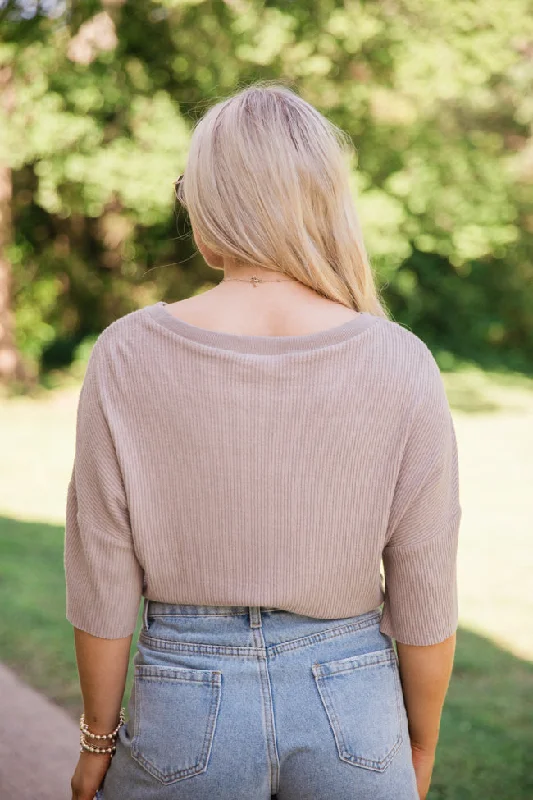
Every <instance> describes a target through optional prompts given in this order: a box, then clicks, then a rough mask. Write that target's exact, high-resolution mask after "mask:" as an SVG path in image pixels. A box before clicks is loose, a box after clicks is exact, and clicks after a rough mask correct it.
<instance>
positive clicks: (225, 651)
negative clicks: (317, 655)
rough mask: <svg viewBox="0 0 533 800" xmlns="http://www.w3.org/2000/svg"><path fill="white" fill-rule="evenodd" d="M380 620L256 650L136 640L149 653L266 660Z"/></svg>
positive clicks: (374, 617) (373, 618)
mask: <svg viewBox="0 0 533 800" xmlns="http://www.w3.org/2000/svg"><path fill="white" fill-rule="evenodd" d="M380 619H381V615H380V613H379V612H375V613H372V616H370V617H369V618H368V619H365V620H361V621H360V622H351V623H348V624H347V625H338V626H336V627H334V628H327V629H326V630H324V631H318V632H317V633H312V634H309V636H303V637H301V638H299V639H292V640H291V641H289V642H281V643H279V644H274V645H268V646H267V647H263V648H259V647H251V646H250V647H248V646H246V645H242V646H234V645H213V644H204V643H193V642H175V641H173V640H171V639H158V638H156V637H152V636H147V635H146V634H145V633H143V632H142V631H141V633H140V635H139V640H140V641H141V642H143V644H146V645H147V646H148V647H150V648H151V649H152V650H168V651H176V652H182V653H185V652H188V653H203V654H205V655H217V656H222V655H225V656H233V657H237V658H242V657H243V656H244V657H246V656H247V657H250V658H257V656H262V657H264V658H266V657H267V656H269V657H271V658H274V657H275V656H276V655H279V654H281V653H284V652H286V651H292V650H298V649H300V648H304V647H310V646H311V645H313V644H317V643H318V642H323V641H327V640H328V639H333V638H335V637H337V636H343V635H344V634H349V633H353V632H354V631H358V630H363V629H365V628H370V627H372V626H373V625H377V624H379V621H380Z"/></svg>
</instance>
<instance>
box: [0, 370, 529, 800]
mask: <svg viewBox="0 0 533 800" xmlns="http://www.w3.org/2000/svg"><path fill="white" fill-rule="evenodd" d="M444 378H445V383H446V387H447V391H448V396H449V398H450V403H451V405H452V409H453V414H454V419H455V424H456V430H457V438H458V444H459V459H460V464H459V467H460V473H461V495H462V497H461V500H462V506H463V522H462V526H461V539H460V547H459V594H460V597H459V603H460V617H461V626H460V630H459V633H458V645H457V656H456V662H455V669H454V676H453V679H452V684H451V687H450V691H449V693H448V697H447V701H446V706H445V710H444V714H443V722H442V729H441V730H442V732H441V740H440V744H439V752H438V758H437V765H436V768H435V773H434V780H433V786H432V790H431V793H430V800H531V798H532V797H533V725H532V724H531V718H532V711H533V700H532V698H533V663H532V662H533V624H532V622H531V620H532V619H533V592H532V590H531V588H530V587H531V575H532V574H533V548H532V546H531V532H532V529H533V493H532V492H531V486H532V485H533V480H532V479H533V381H531V380H529V379H526V378H522V377H519V376H508V377H503V376H494V375H490V376H489V375H487V374H484V373H482V372H479V371H477V370H475V369H472V368H470V369H468V370H465V371H462V372H457V373H447V374H445V376H444ZM77 393H78V388H77V387H70V388H68V389H63V390H56V391H54V392H51V393H49V394H48V395H43V399H39V400H30V399H24V398H19V399H15V400H9V401H7V400H4V401H3V402H1V403H0V442H1V443H2V452H3V453H4V454H5V453H7V454H9V457H8V458H5V457H4V459H2V460H1V462H0V603H1V606H2V611H3V613H2V615H1V616H0V660H3V661H4V662H6V663H8V664H10V665H12V666H14V667H15V668H16V669H17V670H18V672H19V674H21V675H22V676H23V677H24V678H26V680H28V681H29V682H30V683H31V684H33V685H34V686H36V687H38V688H40V689H42V690H43V691H45V692H46V693H47V694H48V695H49V696H50V697H52V698H54V699H55V700H56V701H57V702H59V703H61V704H62V705H64V706H65V707H67V708H68V709H69V710H70V711H71V712H72V714H73V715H74V716H76V715H78V714H79V713H80V696H79V688H78V682H77V672H76V664H75V658H74V650H73V637H72V629H71V627H70V624H69V623H68V622H67V621H66V620H65V617H64V583H63V562H62V558H63V535H64V528H63V520H64V508H65V497H66V488H67V483H68V480H69V477H70V469H71V466H72V458H73V454H74V429H75V415H76V401H77ZM139 622H140V620H139ZM134 642H135V637H134ZM134 646H135V644H133V647H132V649H133V648H134ZM131 677H132V676H131V669H130V674H129V677H128V690H127V696H126V700H127V698H128V696H129V691H130V689H131Z"/></svg>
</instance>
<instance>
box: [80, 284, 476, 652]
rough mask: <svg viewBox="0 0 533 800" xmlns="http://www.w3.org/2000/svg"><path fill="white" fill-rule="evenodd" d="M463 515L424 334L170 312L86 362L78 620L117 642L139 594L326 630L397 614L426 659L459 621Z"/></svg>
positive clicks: (154, 314) (113, 337)
mask: <svg viewBox="0 0 533 800" xmlns="http://www.w3.org/2000/svg"><path fill="white" fill-rule="evenodd" d="M252 291H253V290H252ZM460 516H461V509H460V505H459V495H458V472H457V448H456V440H455V434H454V429H453V423H452V420H451V415H450V411H449V407H448V403H447V399H446V395H445V392H444V388H443V385H442V380H441V377H440V373H439V370H438V367H437V365H436V363H435V360H434V358H433V356H432V354H431V353H430V351H429V350H428V348H427V347H426V345H425V344H424V343H423V342H422V341H421V340H420V339H419V338H418V337H416V336H415V335H414V334H413V333H411V332H410V331H408V330H407V329H405V328H402V327H401V326H400V325H398V324H397V323H395V322H391V321H390V320H387V319H384V318H381V317H377V316H373V315H372V314H369V313H362V314H357V315H355V316H353V315H352V316H351V317H350V318H349V319H347V320H346V321H345V322H343V323H341V324H338V325H335V326H333V327H329V328H324V329H321V330H316V331H314V332H312V333H309V334H301V335H288V336H287V335H284V336H261V335H242V334H234V333H229V332H222V331H220V330H209V329H207V328H203V327H199V326H196V325H192V324H191V323H189V322H186V321H185V320H184V319H180V318H178V317H176V316H173V315H171V314H170V313H169V311H168V310H167V309H165V304H164V303H155V304H153V305H150V306H147V307H145V308H143V309H141V310H139V311H135V312H133V313H131V314H128V315H126V316H125V317H122V318H121V319H119V320H117V321H116V322H115V323H113V324H112V325H110V326H109V327H108V328H107V329H106V330H105V331H104V332H103V334H102V335H101V336H100V337H99V339H98V341H97V343H96V345H95V347H94V349H93V353H92V355H91V359H90V363H89V365H88V369H87V374H86V378H85V382H84V386H83V389H82V393H81V395H80V405H79V411H78V423H77V441H76V458H75V464H74V469H73V475H72V480H71V482H70V484H69V493H68V501H67V530H66V548H65V565H66V569H67V590H68V605H67V616H68V617H69V619H70V620H71V622H73V624H75V625H77V626H78V627H81V628H83V629H85V630H89V632H92V633H94V635H97V636H108V637H111V638H113V637H115V636H125V635H128V633H131V632H132V631H133V629H134V627H135V620H136V615H137V610H138V601H139V596H140V592H141V591H143V592H144V594H145V595H146V596H148V597H150V598H152V599H156V600H157V599H160V600H163V601H166V602H182V603H187V602H190V603H204V604H212V605H230V604H243V605H268V606H271V607H279V608H286V609H288V610H292V611H295V612H296V613H301V614H309V615H310V616H316V617H325V618H333V617H342V616H351V615H353V614H357V613H363V612H364V611H366V610H369V609H371V608H375V607H376V606H378V605H379V604H380V603H381V602H382V600H383V599H385V608H384V616H383V622H382V630H384V631H385V632H386V633H389V634H390V635H392V636H394V637H395V638H397V639H398V640H400V641H405V642H407V643H412V644H430V643H433V642H435V641H441V640H442V639H444V638H446V636H448V635H450V634H451V633H452V632H453V631H454V630H455V626H456V624H457V608H456V605H457V602H456V586H455V574H454V569H455V554H456V546H457V531H458V525H459V520H460ZM382 556H383V558H384V564H385V570H386V594H385V595H384V593H383V586H382V583H381V580H380V573H379V566H380V560H381V557H382ZM125 587H127V588H125ZM117 609H120V610H121V613H120V614H118V613H117Z"/></svg>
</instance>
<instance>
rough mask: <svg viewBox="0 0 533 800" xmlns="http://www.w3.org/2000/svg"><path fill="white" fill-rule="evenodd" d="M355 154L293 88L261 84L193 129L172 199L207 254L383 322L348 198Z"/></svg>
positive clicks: (221, 106) (207, 115)
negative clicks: (289, 281) (279, 277)
mask: <svg viewBox="0 0 533 800" xmlns="http://www.w3.org/2000/svg"><path fill="white" fill-rule="evenodd" d="M352 152H353V148H352V144H351V140H350V138H349V136H348V134H346V133H345V132H344V131H343V130H341V129H340V128H338V127H337V126H336V125H334V124H333V123H332V122H330V121H329V120H327V119H326V118H325V117H324V116H323V115H322V114H321V113H320V112H319V111H317V109H316V108H314V107H313V106H312V105H310V104H309V103H307V102H306V101H305V100H303V99H302V98H301V97H299V96H298V95H297V94H296V93H295V92H294V91H293V90H292V89H289V88H288V87H287V86H284V85H282V84H280V83H277V82H272V81H258V82H256V83H254V84H252V85H250V86H248V87H246V88H245V89H243V90H241V91H239V92H238V93H237V94H234V95H233V96H231V97H229V98H228V99H226V100H223V101H221V102H219V103H217V104H216V105H214V106H212V107H211V108H210V109H209V110H208V111H207V112H206V113H205V114H204V115H203V116H202V117H201V119H200V120H199V121H198V122H197V123H196V125H195V127H194V130H193V135H192V139H191V143H190V148H189V154H188V160H187V164H186V167H185V172H184V175H183V178H182V180H181V181H180V183H179V185H178V190H177V191H178V199H179V201H180V202H181V203H182V204H183V205H184V206H185V208H186V209H187V211H188V213H189V218H190V221H191V224H192V226H193V229H194V230H195V232H197V233H198V234H199V237H200V239H201V240H202V241H203V243H204V244H205V245H206V246H207V247H208V248H209V249H210V250H211V251H212V252H213V253H215V254H217V255H219V256H222V257H231V258H234V259H236V260H238V261H239V262H243V263H246V264H250V265H255V266H260V267H264V268H267V269H272V270H275V271H277V272H280V273H283V274H285V275H287V276H290V277H292V278H296V279H297V280H299V281H301V282H302V283H303V284H305V285H306V286H309V287H310V288H312V289H314V290H315V291H316V292H318V293H320V294H322V295H324V296H325V297H328V298H330V299H331V300H334V301H336V302H339V303H342V304H343V305H345V306H347V307H348V308H352V309H355V310H357V311H367V312H370V313H372V314H375V315H378V316H385V317H386V316H387V312H386V310H385V309H384V307H383V306H382V304H381V302H380V300H379V298H378V294H377V290H376V285H375V282H374V276H373V274H372V269H371V266H370V262H369V259H368V256H367V253H366V249H365V245H364V242H363V236H362V232H361V228H360V224H359V220H358V216H357V212H356V209H355V205H354V201H353V198H352V195H351V191H350V185H349V178H350V169H349V163H348V159H347V156H348V157H349V156H350V155H351V154H352Z"/></svg>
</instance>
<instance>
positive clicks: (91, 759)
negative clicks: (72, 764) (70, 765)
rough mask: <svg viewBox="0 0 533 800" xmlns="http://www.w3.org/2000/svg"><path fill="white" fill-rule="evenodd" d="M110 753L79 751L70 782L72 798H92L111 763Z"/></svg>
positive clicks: (80, 799)
mask: <svg viewBox="0 0 533 800" xmlns="http://www.w3.org/2000/svg"><path fill="white" fill-rule="evenodd" d="M111 758H112V756H111V754H110V753H109V754H107V753H106V754H104V753H90V752H88V751H86V752H84V753H80V758H79V761H78V763H77V765H76V769H75V770H74V775H73V776H72V780H71V782H70V787H71V789H72V800H93V798H94V796H95V794H96V792H97V791H98V789H99V788H100V786H101V784H102V781H103V780H104V776H105V774H106V772H107V770H108V769H109V765H110V763H111Z"/></svg>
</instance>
